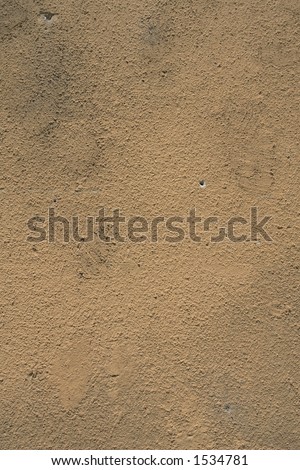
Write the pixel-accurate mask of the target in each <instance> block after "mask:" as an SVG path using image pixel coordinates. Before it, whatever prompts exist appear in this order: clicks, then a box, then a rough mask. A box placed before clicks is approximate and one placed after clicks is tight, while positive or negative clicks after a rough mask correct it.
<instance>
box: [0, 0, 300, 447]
mask: <svg viewBox="0 0 300 470" xmlns="http://www.w3.org/2000/svg"><path fill="white" fill-rule="evenodd" d="M0 6H1V10H0V11H1V16H0V45H1V57H0V63H1V75H0V76H1V82H0V87H1V107H0V113H1V114H0V120H1V124H0V146H1V154H0V155H1V156H0V158H1V173H0V200H1V214H0V217H1V253H0V256H1V287H0V288H1V299H0V302H1V303H0V308H1V312H0V315H1V316H0V333H1V350H0V447H1V448H2V449H14V448H22V449H23V448H30V449H32V448H48V449H52V448H65V449H68V448H77V449H81V448H90V449H91V448H94V449H97V448H106V449H108V448H112V449H113V448H124V449H125V448H129V449H131V448H138V449H139V448H166V449H172V448H174V449H180V448H187V449H192V448H193V449H195V448H275V449H276V448H278V449H283V448H287V449H289V448H297V449H299V448H300V435H299V425H300V420H299V418H300V416H299V399H300V384H299V378H300V377H299V375H300V373H299V371H300V368H299V354H300V348H299V331H300V322H299V244H298V246H297V243H298V242H299V212H298V211H299V207H297V204H298V202H299V185H300V178H299V172H298V173H297V169H298V170H299V147H298V144H299V142H298V135H297V133H298V131H299V128H298V123H297V117H299V112H298V109H299V101H297V99H298V95H297V94H296V90H297V85H298V78H299V62H298V57H297V47H298V44H297V39H298V38H299V34H298V33H299V30H298V27H299V2H298V1H297V0H281V1H267V0H254V1H246V0H245V1H238V2H236V1H234V0H114V1H110V0H103V1H100V0H93V1H91V0H84V1H81V0H64V1H63V2H62V1H51V0H49V1H46V0H41V1H33V0H27V1H26V0H18V1H12V0H5V1H1V2H0ZM202 178H203V179H205V181H206V188H205V189H201V188H200V187H199V180H200V179H202ZM100 206H105V207H106V208H108V209H109V210H111V209H112V208H120V209H121V210H122V211H123V212H124V213H125V214H126V215H127V216H129V215H139V214H141V215H143V216H145V217H149V218H152V217H154V216H157V215H163V216H168V215H179V216H185V215H186V214H187V213H188V211H189V209H190V208H192V207H195V208H196V209H197V212H198V213H200V214H201V215H202V216H203V217H207V216H213V215H219V216H220V217H222V218H224V219H225V218H227V217H229V216H232V215H239V216H243V217H248V215H249V210H250V207H254V206H256V207H258V208H259V212H260V214H262V215H266V214H267V215H270V216H272V220H271V221H270V223H269V224H268V231H269V233H270V235H271V237H272V240H273V241H272V242H269V243H267V242H265V241H261V242H260V243H259V242H258V243H254V242H243V243H232V242H230V241H228V240H227V241H224V242H222V243H210V242H209V241H207V240H206V239H205V238H203V242H201V243H195V242H192V241H191V240H189V239H188V238H187V239H185V240H184V241H183V242H181V243H177V244H174V243H173V244H170V243H169V244H168V243H165V242H164V241H162V240H159V241H158V243H150V242H145V243H131V242H125V243H111V244H105V243H104V242H99V241H95V242H93V243H84V242H79V243H78V242H75V241H70V243H63V242H62V240H61V239H59V240H57V241H56V242H55V243H52V244H51V243H47V242H43V243H36V244H33V243H29V242H28V241H27V236H28V233H29V230H28V228H27V226H26V221H27V219H29V218H30V217H32V216H34V215H36V214H39V215H41V216H46V214H47V210H48V208H49V207H54V208H55V209H56V211H57V213H59V214H60V215H64V216H66V217H70V216H71V215H79V216H87V215H95V214H97V211H98V209H99V207H100ZM297 224H298V228H297Z"/></svg>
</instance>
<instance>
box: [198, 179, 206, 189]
mask: <svg viewBox="0 0 300 470" xmlns="http://www.w3.org/2000/svg"><path fill="white" fill-rule="evenodd" d="M199 186H200V188H202V189H204V188H206V181H205V180H200V181H199Z"/></svg>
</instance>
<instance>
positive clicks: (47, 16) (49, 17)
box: [40, 11, 55, 21]
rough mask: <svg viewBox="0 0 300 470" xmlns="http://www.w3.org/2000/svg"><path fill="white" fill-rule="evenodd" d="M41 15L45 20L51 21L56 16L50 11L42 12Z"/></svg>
mask: <svg viewBox="0 0 300 470" xmlns="http://www.w3.org/2000/svg"><path fill="white" fill-rule="evenodd" d="M40 15H41V17H42V18H43V20H45V21H51V20H52V18H53V16H55V13H51V12H50V11H41V12H40Z"/></svg>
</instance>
